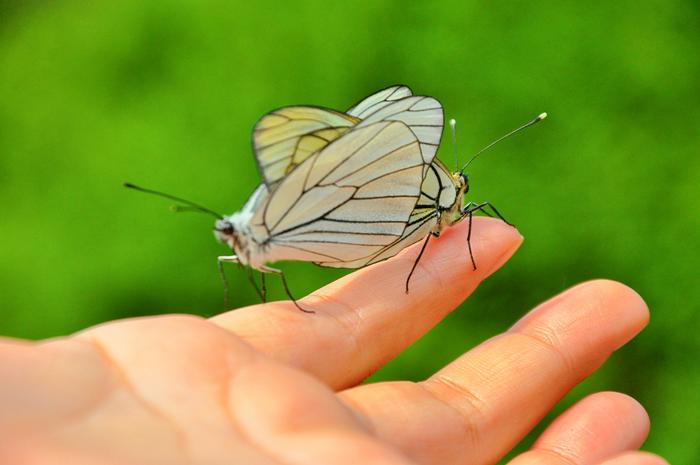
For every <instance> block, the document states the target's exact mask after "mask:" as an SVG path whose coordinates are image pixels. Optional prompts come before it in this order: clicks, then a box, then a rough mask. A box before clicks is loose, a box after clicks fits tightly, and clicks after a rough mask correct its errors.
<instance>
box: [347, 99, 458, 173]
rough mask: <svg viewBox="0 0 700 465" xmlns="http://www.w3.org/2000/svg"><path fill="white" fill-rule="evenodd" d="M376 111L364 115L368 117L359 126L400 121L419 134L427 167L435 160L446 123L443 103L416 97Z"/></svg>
mask: <svg viewBox="0 0 700 465" xmlns="http://www.w3.org/2000/svg"><path fill="white" fill-rule="evenodd" d="M373 108H374V110H375V111H372V112H371V113H369V114H368V113H367V112H365V113H364V115H365V116H364V118H363V119H362V121H361V122H360V123H358V126H364V125H367V124H374V123H376V122H377V121H401V122H402V123H404V124H405V125H406V126H408V127H409V128H411V131H413V132H414V133H415V134H416V138H417V139H418V141H419V142H420V148H421V152H422V153H423V161H424V162H425V163H426V165H427V164H429V163H430V162H431V161H433V158H434V157H435V153H436V152H437V149H438V146H439V145H440V139H441V138H442V127H443V123H444V118H443V112H442V105H440V102H438V101H437V100H435V99H434V98H432V97H423V96H418V95H416V96H412V97H406V98H402V99H400V100H397V101H393V102H389V103H388V104H387V105H384V106H381V107H378V106H375V107H373Z"/></svg>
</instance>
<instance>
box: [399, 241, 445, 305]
mask: <svg viewBox="0 0 700 465" xmlns="http://www.w3.org/2000/svg"><path fill="white" fill-rule="evenodd" d="M439 235H440V233H435V232H431V233H430V234H428V235H427V236H425V240H424V241H423V246H422V247H421V248H420V252H418V256H417V257H416V261H415V262H413V266H412V267H411V271H410V272H409V273H408V277H407V278H406V294H408V283H409V281H410V280H411V276H413V272H414V271H416V267H417V266H418V262H419V261H420V259H421V257H422V256H423V252H425V248H426V247H427V246H428V241H429V240H430V238H431V237H433V236H435V237H438V236H439Z"/></svg>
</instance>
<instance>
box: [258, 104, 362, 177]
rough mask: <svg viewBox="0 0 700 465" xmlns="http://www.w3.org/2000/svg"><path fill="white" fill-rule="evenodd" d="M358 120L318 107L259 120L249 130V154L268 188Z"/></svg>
mask: <svg viewBox="0 0 700 465" xmlns="http://www.w3.org/2000/svg"><path fill="white" fill-rule="evenodd" d="M359 121H360V120H359V119H358V118H356V117H353V116H350V115H346V114H344V113H341V112H337V111H334V110H329V109H325V108H320V107H307V106H294V107H285V108H280V109H278V110H275V111H273V112H271V113H268V114H267V115H265V116H263V117H262V118H261V119H260V120H259V121H258V122H257V124H256V125H255V129H254V130H253V151H254V152H255V158H256V160H257V163H258V168H259V170H260V175H261V176H262V178H263V181H264V183H265V184H266V185H267V186H268V187H273V186H275V185H276V184H277V183H278V182H279V181H280V180H281V179H282V178H283V177H284V176H286V175H287V174H288V173H289V172H290V171H292V170H293V169H294V167H296V166H297V165H298V164H299V163H301V162H302V161H304V160H305V159H306V158H307V157H308V156H309V155H311V154H312V153H313V152H315V151H317V150H319V149H320V148H322V147H324V146H325V145H327V144H328V143H329V142H331V141H333V140H335V139H337V138H338V137H340V136H341V135H342V134H343V133H345V132H346V131H347V130H348V129H349V128H350V127H352V126H354V125H355V124H357V123H358V122H359Z"/></svg>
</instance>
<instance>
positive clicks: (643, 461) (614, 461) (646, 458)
mask: <svg viewBox="0 0 700 465" xmlns="http://www.w3.org/2000/svg"><path fill="white" fill-rule="evenodd" d="M598 465H668V462H667V461H666V460H664V459H662V458H661V457H659V456H658V455H655V454H650V453H649V452H638V451H633V452H625V453H623V454H620V455H618V456H617V457H613V458H611V459H608V460H605V461H604V462H600V463H599V464H598Z"/></svg>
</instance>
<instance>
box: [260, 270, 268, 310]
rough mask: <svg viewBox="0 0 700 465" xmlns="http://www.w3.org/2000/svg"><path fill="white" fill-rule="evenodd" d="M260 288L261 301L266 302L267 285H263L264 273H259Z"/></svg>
mask: <svg viewBox="0 0 700 465" xmlns="http://www.w3.org/2000/svg"><path fill="white" fill-rule="evenodd" d="M260 288H261V290H262V295H261V296H260V297H262V301H263V303H265V302H267V286H266V285H265V273H260Z"/></svg>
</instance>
